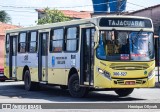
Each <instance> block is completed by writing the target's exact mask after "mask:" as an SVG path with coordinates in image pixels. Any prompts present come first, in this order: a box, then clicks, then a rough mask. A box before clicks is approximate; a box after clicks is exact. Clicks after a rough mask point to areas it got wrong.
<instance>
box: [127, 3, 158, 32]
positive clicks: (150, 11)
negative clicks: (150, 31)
mask: <svg viewBox="0 0 160 112" xmlns="http://www.w3.org/2000/svg"><path fill="white" fill-rule="evenodd" d="M126 15H132V16H143V17H149V18H151V19H152V21H153V25H154V30H155V34H156V35H157V34H158V29H159V26H160V4H158V5H155V6H151V7H148V8H144V9H141V10H137V11H134V12H131V13H127V14H126Z"/></svg>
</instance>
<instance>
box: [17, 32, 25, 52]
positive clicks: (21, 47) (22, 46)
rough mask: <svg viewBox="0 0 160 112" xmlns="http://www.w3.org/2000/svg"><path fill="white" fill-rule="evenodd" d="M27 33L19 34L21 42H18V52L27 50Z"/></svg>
mask: <svg viewBox="0 0 160 112" xmlns="http://www.w3.org/2000/svg"><path fill="white" fill-rule="evenodd" d="M26 37H27V33H20V34H19V43H18V52H20V53H25V52H26V40H27V38H26Z"/></svg>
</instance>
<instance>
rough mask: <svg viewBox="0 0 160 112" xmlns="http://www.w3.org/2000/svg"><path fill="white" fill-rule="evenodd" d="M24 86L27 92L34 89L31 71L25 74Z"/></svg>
mask: <svg viewBox="0 0 160 112" xmlns="http://www.w3.org/2000/svg"><path fill="white" fill-rule="evenodd" d="M24 86H25V90H27V91H31V90H33V88H34V84H33V82H31V77H30V72H29V70H26V71H25V74H24Z"/></svg>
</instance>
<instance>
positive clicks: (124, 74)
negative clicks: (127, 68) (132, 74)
mask: <svg viewBox="0 0 160 112" xmlns="http://www.w3.org/2000/svg"><path fill="white" fill-rule="evenodd" d="M113 74H114V76H126V75H127V72H113Z"/></svg>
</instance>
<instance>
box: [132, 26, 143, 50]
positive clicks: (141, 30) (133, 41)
mask: <svg viewBox="0 0 160 112" xmlns="http://www.w3.org/2000/svg"><path fill="white" fill-rule="evenodd" d="M141 32H143V29H140V31H138V33H137V35H136V37H135V38H134V39H133V38H132V52H133V45H134V44H135V41H137V39H138V38H139V36H140V35H139V34H140V33H141Z"/></svg>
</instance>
